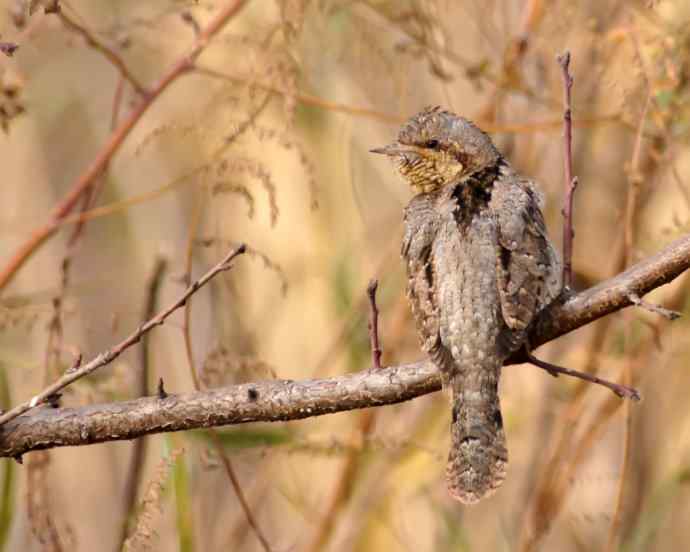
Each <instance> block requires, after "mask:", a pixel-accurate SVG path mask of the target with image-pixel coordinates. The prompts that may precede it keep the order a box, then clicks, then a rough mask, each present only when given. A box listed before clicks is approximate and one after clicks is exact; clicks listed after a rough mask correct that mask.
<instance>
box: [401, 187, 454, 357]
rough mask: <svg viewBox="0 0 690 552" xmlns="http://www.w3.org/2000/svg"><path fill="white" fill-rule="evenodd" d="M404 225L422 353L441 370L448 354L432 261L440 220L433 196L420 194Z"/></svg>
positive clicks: (409, 283)
mask: <svg viewBox="0 0 690 552" xmlns="http://www.w3.org/2000/svg"><path fill="white" fill-rule="evenodd" d="M404 225H405V235H404V237H403V243H402V250H401V254H402V257H403V259H404V260H405V263H406V265H407V278H408V279H407V297H408V299H409V302H410V305H411V307H412V314H413V316H414V319H415V323H416V325H417V330H418V332H419V336H420V341H421V345H422V349H423V350H424V351H425V352H426V353H427V354H428V355H429V356H430V357H431V359H432V361H434V363H435V364H436V365H437V366H444V365H445V363H446V361H447V360H448V359H447V358H446V357H447V355H448V353H447V350H446V349H445V347H444V346H443V344H442V343H441V337H440V328H439V326H440V313H439V305H438V300H437V297H436V288H435V281H434V278H435V275H434V266H433V261H432V258H431V256H432V254H433V253H432V244H433V242H434V239H435V237H436V235H437V234H438V231H439V225H440V220H439V215H438V212H437V211H436V210H435V208H434V203H433V198H432V197H431V196H430V195H427V194H420V195H417V196H415V197H414V198H412V200H411V201H410V203H409V205H408V206H407V207H406V208H405V217H404Z"/></svg>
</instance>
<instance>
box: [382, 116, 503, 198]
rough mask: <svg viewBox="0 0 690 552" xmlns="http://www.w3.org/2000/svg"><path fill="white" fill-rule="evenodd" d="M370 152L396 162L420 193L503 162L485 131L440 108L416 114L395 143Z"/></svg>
mask: <svg viewBox="0 0 690 552" xmlns="http://www.w3.org/2000/svg"><path fill="white" fill-rule="evenodd" d="M371 152H372V153H382V154H384V155H387V156H388V157H390V158H391V159H393V160H394V161H395V164H396V166H397V168H398V170H399V171H400V174H402V176H403V177H404V178H405V180H407V182H408V184H409V185H410V186H411V187H412V189H413V191H414V192H415V193H417V194H419V193H429V192H433V191H435V190H438V189H440V188H442V187H444V186H446V185H447V184H457V183H461V182H462V181H463V180H464V179H466V178H467V177H469V176H471V175H473V174H474V173H476V172H479V171H481V170H484V169H487V168H489V167H491V166H493V165H495V164H496V163H497V162H498V160H499V159H500V154H499V153H498V150H497V149H496V147H495V146H494V145H493V143H492V142H491V139H490V138H489V137H488V136H487V135H486V134H485V133H484V132H482V131H481V130H480V129H479V128H478V127H476V126H475V125H474V124H473V123H471V122H470V121H468V120H467V119H464V118H463V117H460V116H458V115H455V114H454V113H450V112H448V111H443V110H442V109H441V108H440V107H428V108H426V109H424V110H423V111H421V112H420V113H417V114H416V115H415V116H413V117H412V118H411V119H410V120H409V121H407V122H406V123H405V125H404V126H403V127H402V129H401V130H400V133H399V134H398V140H397V141H396V142H393V143H392V144H390V145H388V146H384V147H382V148H376V149H373V150H371Z"/></svg>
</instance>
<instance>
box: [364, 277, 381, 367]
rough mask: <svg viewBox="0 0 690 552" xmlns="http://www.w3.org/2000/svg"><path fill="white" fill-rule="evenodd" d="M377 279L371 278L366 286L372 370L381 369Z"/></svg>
mask: <svg viewBox="0 0 690 552" xmlns="http://www.w3.org/2000/svg"><path fill="white" fill-rule="evenodd" d="M378 286H379V282H378V280H371V281H370V282H369V285H368V286H367V297H369V342H370V343H371V365H372V366H373V367H374V370H380V369H381V345H380V343H379V309H378V307H377V306H376V289H377V288H378Z"/></svg>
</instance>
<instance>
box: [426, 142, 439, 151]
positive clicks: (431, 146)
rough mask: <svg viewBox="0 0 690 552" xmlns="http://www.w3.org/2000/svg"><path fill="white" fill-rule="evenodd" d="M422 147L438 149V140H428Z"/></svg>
mask: <svg viewBox="0 0 690 552" xmlns="http://www.w3.org/2000/svg"><path fill="white" fill-rule="evenodd" d="M424 145H425V146H426V147H427V148H429V149H438V146H439V143H438V140H428V141H427V143H426V144H424Z"/></svg>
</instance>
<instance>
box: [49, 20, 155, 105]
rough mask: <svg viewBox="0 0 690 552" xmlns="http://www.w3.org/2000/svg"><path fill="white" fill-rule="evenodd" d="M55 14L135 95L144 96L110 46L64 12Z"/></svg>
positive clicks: (144, 92) (124, 64)
mask: <svg viewBox="0 0 690 552" xmlns="http://www.w3.org/2000/svg"><path fill="white" fill-rule="evenodd" d="M56 13H57V16H58V17H59V18H60V20H61V21H62V22H63V24H64V25H65V27H67V28H68V29H69V30H71V31H73V32H75V33H77V34H78V35H79V36H81V37H82V38H83V39H84V41H85V42H86V44H88V45H89V46H90V47H91V48H93V49H94V50H96V51H97V52H99V53H101V54H103V56H104V57H105V58H106V59H107V60H108V61H109V62H110V63H111V64H112V65H113V66H114V67H115V69H117V70H118V71H119V73H120V75H122V77H123V78H124V79H125V80H126V81H127V82H129V84H130V85H131V86H132V88H134V90H135V91H136V92H137V94H141V95H145V94H146V89H145V88H144V86H143V85H142V84H141V83H140V82H139V81H138V79H137V78H136V77H135V76H134V75H133V74H132V72H131V71H130V70H129V68H128V67H127V64H126V63H125V62H124V60H123V59H122V57H120V54H118V53H117V52H116V51H115V50H113V49H112V48H111V47H110V46H108V45H106V44H104V43H103V42H101V40H100V39H99V38H98V37H97V36H96V35H95V34H94V33H92V32H91V31H90V30H89V29H87V28H86V27H85V26H83V25H80V24H79V23H77V22H76V21H75V20H74V19H72V18H70V17H69V16H68V15H67V14H66V13H65V12H64V10H60V11H58V12H56Z"/></svg>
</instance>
